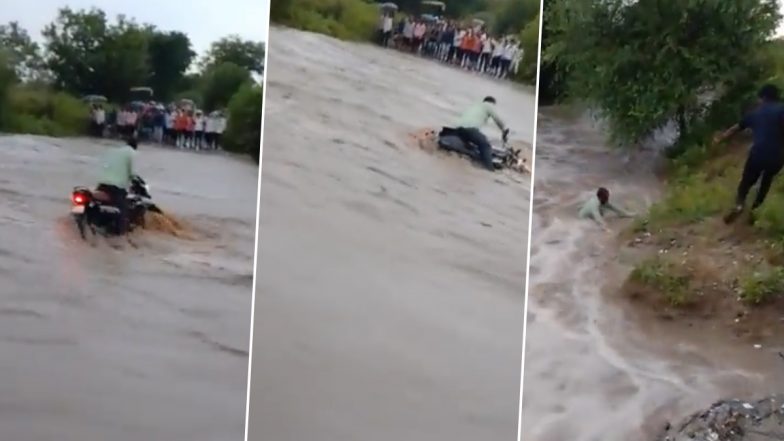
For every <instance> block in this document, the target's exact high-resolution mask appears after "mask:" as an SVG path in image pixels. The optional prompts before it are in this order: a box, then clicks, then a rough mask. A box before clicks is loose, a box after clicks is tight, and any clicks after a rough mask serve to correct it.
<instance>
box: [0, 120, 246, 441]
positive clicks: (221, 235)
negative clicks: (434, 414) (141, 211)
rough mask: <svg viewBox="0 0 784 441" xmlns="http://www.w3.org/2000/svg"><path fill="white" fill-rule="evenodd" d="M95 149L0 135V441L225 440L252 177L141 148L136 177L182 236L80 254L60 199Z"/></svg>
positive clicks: (241, 325) (233, 414)
mask: <svg viewBox="0 0 784 441" xmlns="http://www.w3.org/2000/svg"><path fill="white" fill-rule="evenodd" d="M107 144H109V142H108V141H107V142H96V141H93V140H83V139H75V140H61V139H51V138H43V137H31V136H2V137H0V169H2V173H0V194H2V199H3V203H2V208H0V244H1V245H0V280H1V281H0V294H1V297H2V301H1V302H0V318H1V319H2V320H0V352H2V354H3V355H2V357H0V409H1V410H2V411H0V433H1V434H2V436H0V438H3V439H9V440H10V439H13V440H20V441H24V440H30V441H34V440H42V439H58V440H64V441H71V440H72V441H84V440H109V439H111V440H118V441H123V440H127V441H136V440H140V439H146V440H189V439H203V440H211V441H223V440H235V441H236V440H240V439H242V436H243V429H244V415H245V400H246V387H247V383H246V381H247V366H248V365H247V363H248V357H247V351H248V339H249V327H250V305H251V289H252V275H253V251H254V250H253V243H254V235H255V206H256V188H257V178H258V168H257V167H256V165H255V164H253V163H252V162H250V161H244V160H240V159H236V158H232V157H228V156H223V155H198V154H192V153H186V152H179V151H172V150H168V149H159V148H153V147H149V146H145V145H142V146H141V147H140V151H139V155H138V163H137V169H138V173H139V174H141V175H142V176H144V178H145V179H146V180H147V182H148V183H149V184H150V185H151V193H152V196H153V198H154V199H155V200H156V201H157V203H158V204H159V205H160V206H161V207H162V208H163V209H164V210H167V211H169V212H171V213H174V214H175V215H176V216H177V218H179V219H181V220H183V221H184V222H186V223H187V224H188V225H189V226H190V227H191V228H192V229H193V232H194V240H183V239H177V238H173V237H171V236H166V235H163V234H156V233H153V232H145V233H143V234H142V235H140V236H138V237H137V239H136V240H137V243H138V248H131V247H126V248H125V249H122V250H117V249H114V248H112V247H111V246H109V244H108V243H107V242H106V241H105V239H100V240H97V241H95V242H94V246H91V245H89V244H87V243H85V242H83V241H82V239H81V238H79V236H78V233H77V232H76V227H75V225H74V223H73V221H72V220H71V219H70V218H69V209H70V192H71V189H72V188H73V186H75V185H88V186H92V185H95V177H96V174H97V170H98V160H99V159H100V157H101V154H102V153H103V152H104V151H105V150H106V148H107Z"/></svg>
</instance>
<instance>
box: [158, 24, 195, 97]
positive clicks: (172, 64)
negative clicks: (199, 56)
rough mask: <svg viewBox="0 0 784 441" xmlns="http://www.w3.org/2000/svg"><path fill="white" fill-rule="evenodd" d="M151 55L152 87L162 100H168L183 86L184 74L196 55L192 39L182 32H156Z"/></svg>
mask: <svg viewBox="0 0 784 441" xmlns="http://www.w3.org/2000/svg"><path fill="white" fill-rule="evenodd" d="M149 56H150V59H149V62H150V69H151V71H152V72H151V75H150V81H149V84H150V87H152V88H153V90H155V92H156V94H157V96H158V98H159V99H160V100H161V101H168V100H170V99H172V98H173V95H174V94H175V93H176V91H177V90H178V88H179V87H181V86H183V83H184V78H183V74H184V73H185V71H186V70H187V69H188V67H189V66H190V65H191V63H192V62H193V59H194V57H195V56H196V53H195V52H193V50H192V49H191V41H190V39H189V38H188V36H187V35H185V34H183V33H181V32H155V33H153V34H152V36H151V38H150V42H149Z"/></svg>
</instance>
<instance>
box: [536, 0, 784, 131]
mask: <svg viewBox="0 0 784 441" xmlns="http://www.w3.org/2000/svg"><path fill="white" fill-rule="evenodd" d="M553 8H554V10H553V15H552V17H550V18H551V20H552V22H551V23H548V27H549V28H550V30H551V31H552V40H551V41H550V42H549V50H551V51H552V52H554V53H557V56H558V63H559V64H563V65H565V67H566V69H568V72H569V76H568V81H569V83H568V91H569V93H570V94H571V95H572V96H573V97H575V98H578V99H581V100H583V101H585V102H586V103H587V104H589V105H591V106H593V107H595V108H596V109H597V110H598V111H600V112H601V113H602V115H603V116H604V117H605V119H606V121H607V122H608V124H609V128H610V131H611V134H612V135H613V137H614V139H615V140H616V141H618V142H624V143H627V142H636V141H639V140H640V139H642V138H644V137H646V136H648V135H650V134H651V133H652V132H653V131H654V130H656V129H658V128H661V127H663V126H664V125H666V124H668V123H670V122H673V121H674V122H677V124H678V126H679V128H680V133H681V136H684V135H686V134H687V133H688V130H689V129H690V128H691V127H692V125H693V124H695V123H699V122H700V120H701V118H703V117H704V115H705V110H706V108H705V106H706V104H705V100H704V98H705V97H706V96H708V95H709V94H710V95H714V96H718V97H719V98H721V97H722V96H724V95H725V94H728V93H731V92H732V91H733V90H734V89H735V88H736V87H738V86H742V85H743V84H744V83H746V84H747V83H748V82H749V81H750V79H751V78H754V77H755V73H756V74H757V75H758V74H761V69H760V67H759V63H757V62H756V59H755V56H754V54H755V53H757V52H759V51H760V49H761V48H762V47H763V46H764V45H765V44H766V41H767V40H768V39H769V38H770V37H771V35H772V34H773V32H774V30H775V29H776V27H777V24H778V22H779V19H780V15H779V12H778V5H777V3H776V0H738V1H732V2H728V1H725V0H689V1H683V0H656V1H653V0H640V1H638V2H633V3H630V2H628V1H625V0H602V1H601V2H599V1H594V0H579V1H569V2H565V1H561V2H556V3H555V5H554V6H553Z"/></svg>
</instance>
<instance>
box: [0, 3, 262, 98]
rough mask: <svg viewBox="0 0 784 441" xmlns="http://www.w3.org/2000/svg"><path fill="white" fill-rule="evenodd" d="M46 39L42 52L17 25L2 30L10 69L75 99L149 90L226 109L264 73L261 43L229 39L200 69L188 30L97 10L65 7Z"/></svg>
mask: <svg viewBox="0 0 784 441" xmlns="http://www.w3.org/2000/svg"><path fill="white" fill-rule="evenodd" d="M42 35H43V42H42V44H41V45H40V46H39V45H38V44H37V43H35V42H34V41H33V39H32V38H31V37H30V36H29V34H28V33H27V31H26V30H25V29H23V28H21V27H20V26H19V25H18V23H16V22H11V23H8V24H7V25H2V26H0V52H3V53H4V54H5V55H4V56H3V60H4V62H3V63H4V65H6V66H9V67H10V68H11V69H12V71H13V72H15V74H16V77H17V80H19V81H24V82H29V81H33V80H35V81H41V80H43V81H48V82H49V83H50V84H51V85H52V86H53V87H54V88H55V89H57V90H61V91H64V92H67V93H70V94H73V95H76V96H82V95H86V94H98V95H104V96H106V97H107V98H108V99H109V100H111V101H117V102H122V101H125V100H127V99H128V98H129V97H130V89H131V88H132V87H137V86H146V87H151V88H152V89H153V90H154V92H155V98H156V99H157V100H159V101H168V100H171V99H174V98H176V97H178V96H183V95H188V96H193V95H198V97H196V98H198V99H197V101H199V102H207V103H211V104H214V105H220V106H225V105H227V104H228V101H229V98H230V97H231V96H232V95H233V94H234V93H235V92H237V90H238V89H239V87H240V86H241V85H242V84H243V83H244V82H245V81H246V80H247V79H248V78H250V76H251V75H250V74H251V72H257V73H263V69H264V67H263V66H264V50H265V49H264V44H263V43H262V42H255V41H250V40H243V39H241V38H240V37H239V36H236V35H230V36H227V37H225V38H222V39H220V40H217V41H216V42H215V43H213V44H212V46H211V47H210V49H209V51H207V53H205V54H203V56H202V58H201V60H202V63H200V64H198V65H196V63H195V61H196V58H197V54H196V53H195V52H194V51H193V47H192V43H191V41H190V39H189V38H188V36H187V35H186V34H184V33H183V32H179V31H164V30H160V29H157V28H156V27H155V26H153V25H149V24H143V23H137V22H136V21H134V20H132V19H129V18H127V17H125V16H122V15H120V16H118V17H116V18H115V19H110V18H109V17H107V15H106V13H105V12H104V11H102V10H100V9H98V8H92V9H82V10H74V9H71V8H67V7H66V8H62V9H60V10H59V11H58V14H57V16H56V18H55V19H54V20H53V21H52V22H51V23H50V24H48V25H47V26H46V27H45V28H44V30H43V32H42ZM227 65H231V66H233V67H226V66H227ZM240 78H241V81H240V80H239V79H240ZM220 87H227V88H229V89H225V90H220Z"/></svg>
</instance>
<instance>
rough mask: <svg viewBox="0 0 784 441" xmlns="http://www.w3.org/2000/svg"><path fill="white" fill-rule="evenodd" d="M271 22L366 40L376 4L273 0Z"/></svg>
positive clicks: (373, 25) (359, 0)
mask: <svg viewBox="0 0 784 441" xmlns="http://www.w3.org/2000/svg"><path fill="white" fill-rule="evenodd" d="M272 3H273V5H274V6H272V9H271V12H270V14H271V19H272V21H273V22H276V23H280V24H283V25H286V26H291V27H294V28H297V29H302V30H305V31H311V32H318V33H321V34H326V35H330V36H332V37H336V38H340V39H343V40H354V41H367V40H370V39H371V38H372V37H373V33H374V32H375V29H376V24H377V22H378V13H379V10H378V7H377V6H376V5H375V4H372V3H366V2H364V1H362V0H283V1H280V2H279V1H278V0H275V1H274V2H272Z"/></svg>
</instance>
